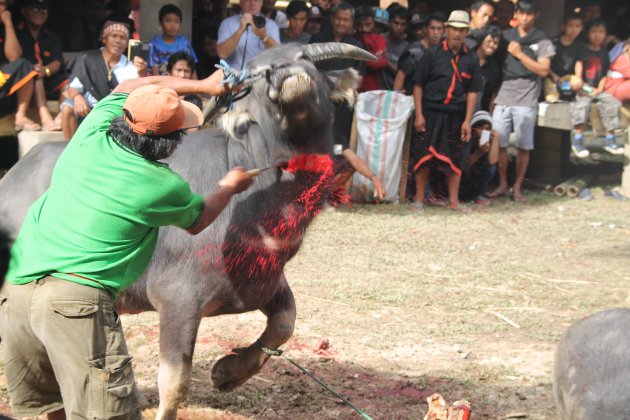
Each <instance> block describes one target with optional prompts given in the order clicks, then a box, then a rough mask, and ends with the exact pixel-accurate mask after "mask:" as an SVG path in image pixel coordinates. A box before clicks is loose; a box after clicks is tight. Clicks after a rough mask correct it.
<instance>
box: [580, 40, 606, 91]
mask: <svg viewBox="0 0 630 420" xmlns="http://www.w3.org/2000/svg"><path fill="white" fill-rule="evenodd" d="M578 60H580V61H582V63H583V64H584V66H583V69H584V70H583V74H582V80H584V83H586V84H587V85H589V86H592V87H597V85H598V84H599V82H600V80H602V78H604V77H606V73H608V68H609V67H610V57H608V52H607V51H606V49H605V48H601V49H600V50H599V51H593V50H591V49H590V48H588V46H586V48H584V49H583V50H582V53H581V54H580V56H579V57H578Z"/></svg>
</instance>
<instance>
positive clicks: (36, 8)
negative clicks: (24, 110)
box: [17, 0, 68, 131]
mask: <svg viewBox="0 0 630 420" xmlns="http://www.w3.org/2000/svg"><path fill="white" fill-rule="evenodd" d="M49 10H50V1H49V0H28V1H26V2H25V4H24V7H22V15H23V16H24V20H23V21H22V22H20V23H19V25H18V30H17V37H18V40H19V42H20V46H21V47H22V53H23V56H24V58H25V59H27V60H28V61H30V62H31V63H32V64H33V68H34V70H35V71H36V72H37V79H36V81H35V93H34V96H35V101H34V102H35V107H36V108H37V112H38V113H39V119H40V121H41V123H42V129H43V130H44V131H60V130H61V115H59V118H55V119H53V117H52V114H51V113H50V110H49V109H48V103H47V102H46V100H47V99H50V100H60V99H63V98H61V97H62V96H63V95H61V92H62V91H63V90H64V89H65V87H66V84H67V83H68V81H67V79H66V75H65V72H64V66H63V47H62V45H61V38H59V37H58V36H57V35H56V34H54V33H52V32H51V31H50V30H48V28H47V27H46V26H45V25H46V21H47V20H48V11H49Z"/></svg>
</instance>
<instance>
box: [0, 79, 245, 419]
mask: <svg viewBox="0 0 630 420" xmlns="http://www.w3.org/2000/svg"><path fill="white" fill-rule="evenodd" d="M222 78H223V72H221V71H218V72H215V73H214V74H213V75H212V76H210V77H209V78H207V79H204V80H188V79H182V78H176V77H167V76H158V77H145V78H140V79H134V80H130V81H127V82H125V83H122V84H120V85H119V86H118V87H117V88H116V89H115V90H114V92H113V93H112V94H111V95H108V96H107V97H106V98H104V99H103V100H101V101H99V103H98V104H97V105H96V107H95V108H94V109H93V110H92V112H90V114H89V115H88V116H87V118H86V120H85V121H84V123H83V124H81V126H80V127H79V129H78V131H77V133H76V135H75V136H74V139H73V141H72V142H70V143H69V144H68V146H67V147H66V149H65V150H64V152H63V153H62V154H61V156H60V157H59V160H58V161H57V164H56V166H55V169H54V171H53V174H52V181H51V184H50V188H49V189H48V191H47V192H45V193H44V195H42V197H41V198H40V199H39V200H37V201H36V202H35V203H34V204H33V205H32V206H31V208H30V210H29V212H28V214H27V215H26V219H25V221H24V224H23V226H22V230H21V231H20V234H19V235H18V237H17V239H16V241H15V243H14V244H13V247H12V249H11V260H10V268H9V271H8V272H7V274H6V282H5V283H4V285H3V286H2V289H1V290H0V295H2V299H1V300H0V303H1V306H0V335H1V336H2V349H3V356H4V369H5V375H6V379H7V388H8V390H9V394H10V395H11V405H12V408H13V413H14V414H15V415H16V416H18V417H35V416H39V415H42V414H48V419H50V420H52V419H54V420H57V419H65V418H66V417H67V418H69V419H76V418H81V419H105V418H117V419H140V418H141V416H140V409H139V406H138V401H137V398H136V387H135V381H134V375H133V370H132V365H131V357H130V356H129V353H128V350H127V346H126V344H125V337H124V334H123V329H122V325H121V323H120V318H119V317H118V315H117V314H116V312H115V311H114V309H113V306H112V305H113V304H112V302H113V301H114V299H115V298H116V296H117V295H118V294H119V293H121V292H122V291H123V290H124V289H125V288H127V287H128V286H129V285H130V284H131V283H133V282H134V281H136V280H137V279H138V278H139V277H140V276H141V275H142V273H143V272H144V271H145V269H146V268H147V266H148V264H149V261H150V260H151V257H152V255H153V251H154V249H155V246H156V243H157V239H158V231H159V227H160V226H167V225H174V226H177V227H179V228H181V229H184V230H186V231H188V232H189V233H190V234H192V235H195V234H197V233H199V232H201V231H202V230H203V229H205V228H206V227H207V226H208V225H209V224H210V223H212V221H213V220H214V219H215V218H216V217H217V216H218V215H219V214H220V213H221V211H222V210H223V209H224V208H225V207H226V206H227V205H228V203H229V202H230V199H231V197H232V196H233V195H234V194H238V193H239V192H241V191H243V190H245V189H247V188H248V187H249V185H250V184H251V182H252V179H251V176H250V175H248V174H247V173H246V172H245V171H244V170H243V169H242V168H236V169H233V170H231V171H230V172H228V173H227V175H226V176H225V177H224V178H223V180H222V181H221V183H220V185H221V187H219V189H217V190H216V191H214V192H212V193H210V194H209V195H207V196H206V197H203V196H201V195H198V194H196V193H194V192H192V191H191V190H190V186H189V184H188V183H187V182H186V181H184V180H183V179H182V178H181V177H180V176H179V175H178V174H176V173H174V172H173V171H172V170H171V169H169V167H168V165H165V164H163V163H161V162H160V161H161V160H162V159H165V158H167V157H169V156H170V155H171V154H172V153H173V152H174V151H175V149H176V148H177V145H178V144H179V143H180V142H181V141H182V138H183V137H184V134H185V130H187V129H189V128H193V127H198V126H200V125H201V124H202V123H203V116H202V113H201V111H200V110H199V108H197V107H196V106H195V105H193V104H190V103H188V102H185V101H182V100H180V99H179V96H178V95H185V94H189V93H205V94H209V95H218V94H223V93H225V92H226V90H225V88H223V87H221V85H220V82H221V80H222ZM184 141H185V140H184ZM148 186H151V187H150V188H148Z"/></svg>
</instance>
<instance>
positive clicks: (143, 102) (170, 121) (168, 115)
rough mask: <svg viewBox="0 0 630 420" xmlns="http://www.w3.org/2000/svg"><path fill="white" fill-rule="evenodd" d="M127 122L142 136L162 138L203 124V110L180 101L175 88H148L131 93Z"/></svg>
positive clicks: (140, 88)
mask: <svg viewBox="0 0 630 420" xmlns="http://www.w3.org/2000/svg"><path fill="white" fill-rule="evenodd" d="M123 111H124V114H125V121H127V124H129V126H130V127H131V129H132V130H133V131H134V132H136V133H138V134H147V135H150V136H159V135H164V134H169V133H172V132H174V131H177V130H186V129H188V128H193V127H199V126H201V125H202V124H203V114H202V113H201V110H200V109H199V108H198V107H197V106H196V105H194V104H191V103H190V102H186V101H183V100H181V99H179V96H178V95H177V92H175V91H174V90H173V89H171V88H167V87H163V86H157V85H146V86H142V87H139V88H137V89H135V90H134V91H133V92H131V93H130V94H129V96H128V97H127V100H126V101H125V105H124V106H123Z"/></svg>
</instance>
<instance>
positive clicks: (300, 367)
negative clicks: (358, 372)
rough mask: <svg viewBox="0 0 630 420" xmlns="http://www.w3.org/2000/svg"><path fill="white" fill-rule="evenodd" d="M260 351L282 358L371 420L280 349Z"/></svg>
mask: <svg viewBox="0 0 630 420" xmlns="http://www.w3.org/2000/svg"><path fill="white" fill-rule="evenodd" d="M260 349H261V350H262V351H263V353H265V354H266V355H268V356H281V357H282V358H284V359H285V360H286V361H287V362H289V363H291V364H292V365H293V366H295V367H296V368H298V369H300V370H301V371H302V372H304V373H305V374H307V375H308V376H309V377H310V378H312V379H313V380H314V381H315V382H317V383H318V384H320V385H321V386H323V387H324V388H325V389H327V390H328V391H329V392H330V393H331V394H333V395H334V396H335V397H337V398H339V399H340V400H341V401H343V402H344V403H345V404H346V405H348V406H349V407H351V408H352V409H353V410H354V411H356V412H357V413H359V414H360V415H361V417H363V418H364V419H366V420H373V419H372V417H370V416H368V415H367V414H366V413H365V412H364V411H363V410H361V409H360V408H359V407H357V406H355V405H354V404H352V403H351V402H350V401H348V400H347V399H346V398H345V397H344V396H343V395H341V394H340V393H338V392H337V391H335V390H334V389H332V388H331V387H329V386H328V385H326V383H324V381H322V380H321V379H319V378H317V377H316V376H315V375H313V374H312V373H311V372H309V371H308V370H306V369H304V368H303V367H302V366H300V365H299V364H297V363H296V362H294V361H293V360H291V359H290V358H289V357H288V356H286V355H285V354H284V351H283V350H280V349H276V350H272V349H269V348H267V347H262V346H261V347H260Z"/></svg>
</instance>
